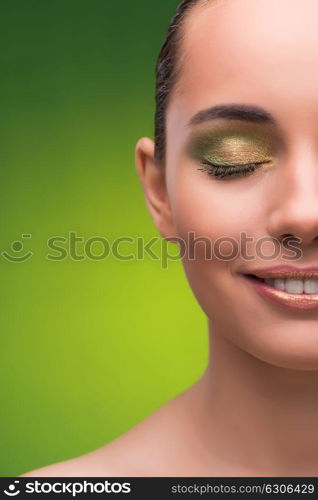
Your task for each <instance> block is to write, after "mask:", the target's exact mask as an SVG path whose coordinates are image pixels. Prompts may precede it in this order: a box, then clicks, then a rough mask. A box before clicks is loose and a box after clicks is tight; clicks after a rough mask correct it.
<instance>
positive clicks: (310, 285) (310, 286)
mask: <svg viewBox="0 0 318 500" xmlns="http://www.w3.org/2000/svg"><path fill="white" fill-rule="evenodd" d="M264 281H265V283H267V284H268V285H271V286H273V287H274V288H276V289H277V290H283V291H285V292H287V293H318V279H306V280H300V279H289V278H288V279H282V278H279V279H265V280H264Z"/></svg>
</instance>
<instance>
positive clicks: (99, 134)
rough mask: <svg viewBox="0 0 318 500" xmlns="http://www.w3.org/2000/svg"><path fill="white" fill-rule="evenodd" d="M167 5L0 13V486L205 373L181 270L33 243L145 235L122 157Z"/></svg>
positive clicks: (128, 150) (29, 7)
mask: <svg viewBox="0 0 318 500" xmlns="http://www.w3.org/2000/svg"><path fill="white" fill-rule="evenodd" d="M176 4H177V1H176V0H160V2H158V1H154V0H138V1H136V2H133V1H131V0H121V1H111V0H54V1H53V0H50V1H48V0H15V1H11V0H6V1H2V2H1V15H0V39H1V48H0V53H1V79H0V85H1V111H0V123H1V134H0V137H1V148H0V155H1V219H2V226H1V227H2V230H1V235H0V244H1V245H0V251H1V256H0V265H1V306H0V307H1V339H2V343H1V359H0V361H1V363H0V366H1V388H0V397H1V413H0V415H1V416H0V418H1V421H0V429H1V443H0V444H1V451H0V475H1V476H15V475H18V474H21V473H23V472H26V471H29V470H32V469H35V468H38V467H41V466H44V465H47V464H50V463H54V462H57V461H61V460H66V459H69V458H72V457H74V456H77V455H80V454H84V453H87V452H89V451H91V450H93V449H94V448H97V447H100V446H102V445H103V444H105V443H107V442H109V441H111V440H112V439H114V438H115V437H117V436H119V435H120V434H122V433H123V432H125V431H126V430H128V429H129V428H131V427H132V426H133V425H135V424H136V423H138V422H139V421H141V420H142V419H143V418H145V417H146V416H147V415H149V414H150V413H152V412H153V411H155V410H156V409H157V408H159V407H160V406H161V405H163V404H164V403H165V402H167V401H168V400H169V399H171V398H172V397H174V396H175V395H177V394H178V393H180V392H181V391H183V390H185V389H186V388H187V387H189V386H190V385H191V384H192V383H194V382H195V381H196V380H197V379H198V378H199V376H200V375H201V374H202V372H203V370H204V368H205V366H206V362H207V333H206V321H205V318H204V315H203V313H202V312H201V310H200V308H199V306H198V304H197V302H196V300H195V298H194V297H193V295H192V292H191V290H190V287H189V285H188V283H187V281H186V278H185V276H184V272H183V268H182V264H181V262H180V261H174V262H171V263H170V265H169V267H168V269H162V266H161V264H160V261H155V260H152V259H150V258H146V259H144V260H141V259H140V260H136V259H134V260H130V261H119V260H117V259H115V258H113V257H111V256H110V257H108V258H107V259H103V260H92V259H89V258H86V259H84V260H74V259H72V258H70V257H67V258H66V259H64V260H62V261H52V260H48V259H47V254H48V253H49V250H48V248H47V239H48V238H50V237H52V236H61V237H65V238H68V235H69V233H70V232H71V231H73V232H75V233H77V235H78V236H81V237H82V238H83V239H84V240H85V241H86V240H87V239H89V238H91V237H94V236H102V237H105V238H107V239H108V240H109V241H110V242H111V241H113V240H114V239H115V238H117V237H119V236H130V237H134V238H135V237H138V236H143V237H145V239H146V240H149V239H151V238H152V237H154V236H158V232H157V230H156V228H155V227H154V224H153V223H152V220H151V219H150V216H149V215H148V212H147V209H146V205H145V202H144V198H143V193H142V190H141V187H140V184H139V180H138V178H137V174H136V171H135V166H134V148H135V143H136V141H137V139H138V138H139V137H141V136H143V135H148V136H153V113H154V65H155V59H156V57H157V54H158V51H159V48H160V44H161V43H162V40H163V37H164V33H165V30H166V27H167V23H168V21H169V19H170V17H171V15H172V13H173V11H174V8H175V7H176ZM24 234H30V235H31V238H29V239H27V238H24V237H22V235H24ZM14 241H21V242H23V248H22V249H21V245H20V247H19V244H18V243H16V244H15V245H13V248H12V247H11V245H12V243H13V242H14ZM64 246H65V247H66V246H67V245H64ZM157 246H158V245H157ZM173 247H174V248H175V246H173ZM78 248H79V253H81V251H80V248H81V245H79V247H78ZM101 249H102V248H101V247H99V246H98V244H96V246H94V248H93V249H92V250H93V252H95V254H96V255H97V254H99V253H100V252H101ZM122 249H123V250H124V249H125V251H127V254H128V253H130V251H131V247H129V246H128V245H126V247H125V245H123V246H122ZM28 251H32V252H34V255H33V256H32V257H31V258H29V259H27V260H25V261H23V262H20V263H16V262H11V261H8V260H7V257H5V256H4V254H3V252H7V253H8V254H10V255H11V256H13V257H20V256H24V255H25V254H26V252H28ZM170 251H172V252H173V250H172V249H170ZM7 253H6V254H5V255H7ZM51 253H52V252H51Z"/></svg>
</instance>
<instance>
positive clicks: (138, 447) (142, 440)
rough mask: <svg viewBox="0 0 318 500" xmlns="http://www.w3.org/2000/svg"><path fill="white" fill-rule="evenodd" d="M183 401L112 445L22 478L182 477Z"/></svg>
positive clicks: (170, 404)
mask: <svg viewBox="0 0 318 500" xmlns="http://www.w3.org/2000/svg"><path fill="white" fill-rule="evenodd" d="M181 400H182V398H181V399H180V397H177V398H175V399H174V400H172V401H169V402H168V403H166V404H165V405H164V406H162V407H161V408H159V409H158V410H156V411H155V412H153V413H152V414H151V415H149V416H148V417H146V418H145V419H144V420H142V421H141V422H140V423H139V424H137V425H135V426H134V427H133V428H131V429H130V430H128V431H127V432H125V433H124V434H122V435H121V436H119V437H118V438H116V439H114V440H113V441H111V442H110V443H108V444H106V445H104V446H102V447H101V448H98V449H96V450H94V451H92V452H90V453H87V454H85V455H82V456H79V457H76V458H72V459H70V460H66V461H63V462H59V463H55V464H52V465H48V466H45V467H41V468H40V469H36V470H33V471H30V472H26V473H24V474H21V475H20V476H19V477H141V476H156V475H170V473H171V475H174V474H180V470H177V469H176V468H175V467H176V464H180V460H181V461H182V457H184V456H185V454H186V453H187V450H186V449H184V443H185V442H188V441H189V440H188V439H185V433H186V435H187V437H189V435H188V433H187V431H186V429H185V427H184V425H183V423H184V422H183V420H182V415H185V412H184V411H182V402H181Z"/></svg>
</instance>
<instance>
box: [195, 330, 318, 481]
mask: <svg viewBox="0 0 318 500" xmlns="http://www.w3.org/2000/svg"><path fill="white" fill-rule="evenodd" d="M209 330H210V332H209V333H210V339H211V340H210V359H209V364H208V367H207V369H206V371H205V373H204V375H203V376H202V378H201V379H200V380H199V382H198V383H197V384H196V386H194V393H195V394H197V396H196V397H197V398H198V399H197V411H198V418H199V419H200V421H201V424H200V429H202V430H201V432H202V436H201V437H202V439H203V441H204V443H205V446H206V444H208V447H209V449H210V451H211V453H212V454H213V455H215V456H217V458H218V460H220V461H221V462H222V461H223V462H224V463H227V464H229V466H230V467H231V468H232V469H235V468H236V469H240V470H241V469H242V470H244V471H245V475H251V474H252V473H253V474H254V473H255V474H256V475H263V476H264V475H265V476H278V475H280V476H285V477H286V476H297V475H298V476H315V474H316V473H317V470H318V433H317V421H318V397H317V394H318V371H299V370H291V369H286V368H281V367H277V366H274V365H271V364H269V363H266V362H264V361H262V360H259V359H258V358H255V357H254V356H252V355H250V354H249V353H247V352H246V351H243V350H242V349H240V348H239V347H237V346H236V345H234V344H233V343H232V342H231V341H229V340H227V339H226V338H225V336H224V335H222V334H221V332H219V331H218V329H217V327H215V325H213V327H212V325H211V324H210V327H209Z"/></svg>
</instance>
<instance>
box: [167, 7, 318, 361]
mask: <svg viewBox="0 0 318 500" xmlns="http://www.w3.org/2000/svg"><path fill="white" fill-rule="evenodd" d="M317 19H318V3H317V2H316V1H315V0H235V1H232V0H225V1H218V0H216V1H212V2H210V5H209V4H208V5H204V6H201V7H198V6H197V7H195V9H194V10H193V11H192V12H191V14H190V15H188V17H187V21H186V24H185V27H184V30H185V31H184V33H185V37H184V40H183V43H182V59H181V73H180V76H179V79H178V86H177V88H176V90H175V91H174V93H173V95H172V99H171V101H170V103H169V107H168V110H167V123H166V135H167V148H166V189H167V195H168V197H167V200H168V203H169V207H170V209H171V214H172V221H173V229H174V233H175V234H174V235H175V236H178V237H179V238H182V239H183V240H184V241H186V242H188V243H187V244H188V245H189V234H190V233H191V232H192V234H193V233H194V235H195V238H197V239H199V238H202V237H203V238H204V237H205V238H208V239H209V240H210V241H211V242H212V244H214V247H212V248H214V252H213V255H212V259H207V258H206V254H205V246H204V244H202V243H201V244H199V243H197V245H196V246H195V247H194V248H193V245H192V251H194V254H193V253H192V254H189V253H188V254H187V255H185V256H184V257H183V265H184V269H185V272H186V275H187V277H188V280H189V282H190V285H191V287H192V289H193V292H194V294H195V296H196V297H197V299H198V301H199V303H200V305H201V307H202V308H203V310H204V311H205V313H206V314H207V316H208V318H209V319H210V320H211V324H212V331H213V329H216V330H218V331H219V333H221V334H222V335H224V336H226V337H227V338H228V339H229V340H230V341H232V342H233V343H234V344H236V345H237V346H239V347H240V348H242V349H243V350H245V351H247V352H249V353H250V354H252V355H254V356H256V357H257V358H259V359H262V360H264V361H266V362H269V363H272V364H274V365H276V366H282V367H289V368H295V369H303V370H310V369H318V308H316V309H311V310H301V309H294V308H291V307H287V306H286V305H283V304H281V303H277V302H273V301H272V300H269V299H267V298H264V297H263V296H262V295H260V293H258V292H257V291H256V289H255V287H254V284H253V283H254V282H252V281H251V280H250V279H249V278H247V277H246V274H254V273H253V271H255V270H259V269H262V270H264V269H268V268H270V267H273V266H279V265H292V266H296V267H298V268H302V269H303V268H305V267H306V268H308V267H313V266H315V265H316V266H318V90H317V89H318V51H317V47H318V30H317ZM220 105H221V106H226V105H231V106H233V105H235V106H240V107H242V106H248V107H249V110H248V111H251V107H257V108H261V110H262V111H263V113H258V114H256V116H255V113H254V115H251V113H245V114H244V116H242V113H241V114H240V116H239V114H238V113H237V112H235V111H234V112H233V111H232V115H231V117H227V118H226V117H220V113H219V114H218V115H217V113H214V117H213V116H212V115H213V113H211V112H210V113H201V114H200V115H198V113H199V112H201V111H203V110H207V109H209V108H211V107H214V106H220ZM223 109H224V108H223ZM216 115H217V116H216ZM223 116H224V115H223ZM194 117H196V118H194ZM243 118H245V119H243ZM247 118H249V119H247ZM190 122H191V123H190ZM211 164H212V165H216V166H217V169H216V168H215V167H213V166H211ZM247 164H248V167H246V165H247ZM234 165H237V167H236V168H234ZM243 165H245V166H243ZM246 169H247V170H246ZM233 170H234V171H235V172H236V173H235V174H234V175H233V174H232V172H233ZM229 173H231V175H229ZM244 173H245V174H246V175H244ZM162 213H165V212H164V211H163V212H162ZM242 233H245V237H244V234H242ZM286 235H289V236H290V237H295V238H301V239H302V241H301V244H300V245H298V247H297V249H298V250H297V251H291V250H287V247H285V246H284V244H283V238H284V237H285V236H286ZM220 238H223V239H224V238H225V242H223V243H222V244H221V245H220V241H222V240H220ZM246 238H247V241H246ZM230 240H231V241H232V243H229V241H230ZM285 241H288V240H285ZM215 242H216V243H215ZM234 242H236V244H235V243H234ZM235 245H236V247H235ZM294 247H296V245H294ZM289 248H290V249H291V248H292V246H291V245H290V247H289ZM188 250H189V246H188ZM210 250H211V247H210ZM233 252H234V253H233ZM221 254H223V256H225V258H223V259H222V255H221ZM189 255H192V257H193V255H194V257H195V258H189ZM226 256H227V257H226ZM286 257H287V258H286ZM293 257H294V259H295V258H296V259H297V260H291V259H292V258H293Z"/></svg>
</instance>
